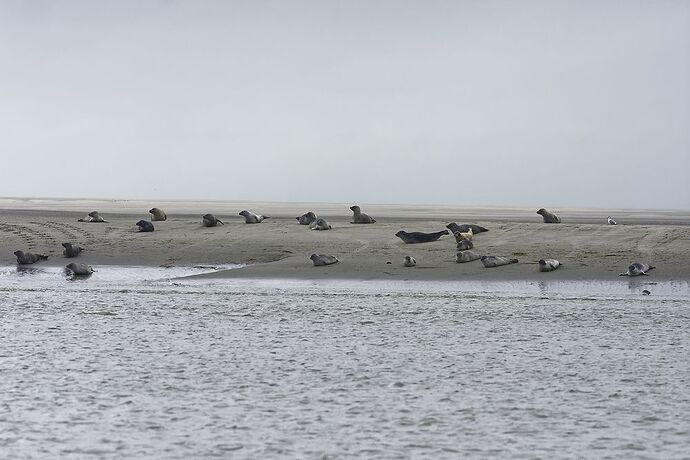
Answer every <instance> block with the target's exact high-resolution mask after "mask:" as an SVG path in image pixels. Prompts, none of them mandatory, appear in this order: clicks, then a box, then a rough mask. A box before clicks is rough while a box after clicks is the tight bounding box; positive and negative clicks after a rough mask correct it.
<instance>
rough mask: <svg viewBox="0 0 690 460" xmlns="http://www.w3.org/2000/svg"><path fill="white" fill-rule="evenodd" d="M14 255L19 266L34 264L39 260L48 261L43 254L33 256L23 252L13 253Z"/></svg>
mask: <svg viewBox="0 0 690 460" xmlns="http://www.w3.org/2000/svg"><path fill="white" fill-rule="evenodd" d="M14 255H15V256H17V263H18V264H19V265H30V264H35V263H36V262H38V261H40V260H47V259H48V256H44V255H43V254H34V253H32V252H24V251H14Z"/></svg>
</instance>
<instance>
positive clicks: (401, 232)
mask: <svg viewBox="0 0 690 460" xmlns="http://www.w3.org/2000/svg"><path fill="white" fill-rule="evenodd" d="M405 235H407V232H406V231H405V230H400V231H399V232H398V233H396V234H395V236H397V237H398V238H402V237H403V236H405Z"/></svg>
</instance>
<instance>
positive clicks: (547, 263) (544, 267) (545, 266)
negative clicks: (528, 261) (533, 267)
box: [539, 259, 563, 272]
mask: <svg viewBox="0 0 690 460" xmlns="http://www.w3.org/2000/svg"><path fill="white" fill-rule="evenodd" d="M561 265H563V264H561V263H560V262H559V261H557V260H556V259H539V271H540V272H552V271H554V270H556V269H557V268H558V267H560V266H561Z"/></svg>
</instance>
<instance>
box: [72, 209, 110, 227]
mask: <svg viewBox="0 0 690 460" xmlns="http://www.w3.org/2000/svg"><path fill="white" fill-rule="evenodd" d="M77 222H93V223H99V224H100V223H107V222H108V221H107V220H105V219H103V218H102V217H101V216H100V215H99V214H98V211H91V212H90V213H89V214H87V216H86V217H82V218H81V219H79V220H78V221H77Z"/></svg>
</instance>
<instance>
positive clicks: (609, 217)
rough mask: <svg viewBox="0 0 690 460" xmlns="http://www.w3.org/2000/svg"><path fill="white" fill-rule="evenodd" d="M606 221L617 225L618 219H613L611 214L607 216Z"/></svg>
mask: <svg viewBox="0 0 690 460" xmlns="http://www.w3.org/2000/svg"><path fill="white" fill-rule="evenodd" d="M606 223H607V224H609V225H617V223H616V221H615V220H613V217H611V216H608V217H607V218H606Z"/></svg>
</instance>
